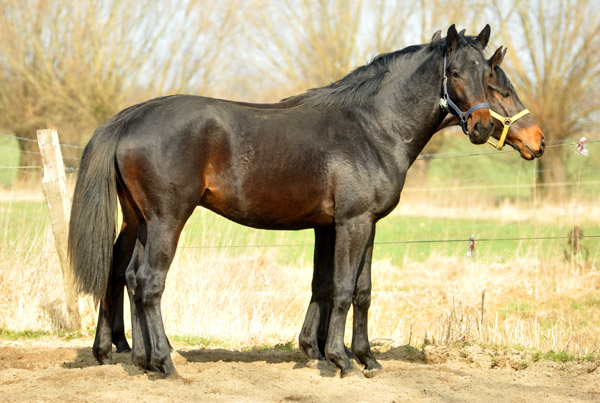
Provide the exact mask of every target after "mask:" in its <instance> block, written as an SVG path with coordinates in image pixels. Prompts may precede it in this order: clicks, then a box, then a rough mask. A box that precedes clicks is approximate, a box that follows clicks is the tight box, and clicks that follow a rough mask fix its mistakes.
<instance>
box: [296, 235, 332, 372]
mask: <svg viewBox="0 0 600 403" xmlns="http://www.w3.org/2000/svg"><path fill="white" fill-rule="evenodd" d="M334 247H335V230H334V228H333V227H329V228H318V229H315V253H314V270H313V279H312V296H311V299H310V304H309V306H308V310H307V312H306V318H305V319H304V324H303V325H302V330H301V331H300V337H299V343H300V346H301V347H302V349H303V350H304V352H305V353H306V355H307V356H308V358H309V360H310V361H309V364H308V365H309V366H314V365H316V360H324V359H325V342H326V340H327V329H328V327H329V318H330V315H331V297H332V295H331V293H332V290H333V251H334Z"/></svg>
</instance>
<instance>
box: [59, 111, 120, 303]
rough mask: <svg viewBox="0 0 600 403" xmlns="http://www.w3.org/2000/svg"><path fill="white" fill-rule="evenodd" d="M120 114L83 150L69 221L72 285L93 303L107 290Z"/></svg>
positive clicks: (114, 228)
mask: <svg viewBox="0 0 600 403" xmlns="http://www.w3.org/2000/svg"><path fill="white" fill-rule="evenodd" d="M119 115H121V114H119ZM119 115H117V116H115V117H114V118H112V119H110V120H109V121H108V122H106V123H104V124H103V125H101V126H100V127H98V128H97V129H96V131H95V132H94V135H93V136H92V139H91V140H90V142H89V143H88V145H87V146H86V147H85V149H84V151H83V155H82V157H81V164H80V166H79V175H78V177H77V183H76V185H75V193H74V195H73V206H72V208H71V220H70V222H69V241H68V255H69V260H70V262H71V269H72V270H73V278H74V283H75V284H74V285H75V288H76V290H77V292H81V293H86V294H91V295H92V296H93V297H94V300H95V301H96V302H98V301H99V300H100V299H101V298H104V294H105V292H106V287H107V285H108V277H109V275H110V269H111V265H112V254H113V244H114V240H115V234H116V224H117V178H116V160H115V151H116V148H117V144H118V142H119V137H120V134H121V133H122V131H123V130H124V129H125V127H126V125H127V119H126V118H125V119H124V118H122V115H121V116H119ZM119 118H121V119H119Z"/></svg>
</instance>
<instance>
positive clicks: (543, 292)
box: [0, 139, 600, 401]
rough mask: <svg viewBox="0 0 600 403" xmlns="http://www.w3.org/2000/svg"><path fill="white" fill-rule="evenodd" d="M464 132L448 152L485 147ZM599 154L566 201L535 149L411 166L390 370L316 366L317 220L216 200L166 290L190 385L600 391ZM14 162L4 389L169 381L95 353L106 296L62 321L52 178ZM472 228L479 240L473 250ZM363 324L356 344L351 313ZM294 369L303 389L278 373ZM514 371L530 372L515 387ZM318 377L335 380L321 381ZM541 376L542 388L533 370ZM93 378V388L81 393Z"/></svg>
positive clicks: (373, 318) (376, 392)
mask: <svg viewBox="0 0 600 403" xmlns="http://www.w3.org/2000/svg"><path fill="white" fill-rule="evenodd" d="M446 143H447V144H446V146H445V147H446V148H445V149H444V150H443V153H446V154H448V155H451V154H453V153H454V154H460V153H468V152H473V150H474V149H473V147H472V146H468V145H467V148H465V147H464V146H463V148H460V147H459V144H460V142H458V141H453V139H450V141H447V142H446ZM463 143H465V142H463ZM3 147H4V148H8V149H11V148H14V147H15V145H14V144H10V143H7V144H3ZM469 147H470V148H469ZM475 150H476V151H479V150H482V149H481V148H476V149H475ZM483 150H484V151H485V152H489V149H488V148H485V149H483ZM442 155H443V154H442ZM0 156H1V158H0V159H4V160H3V162H0V165H1V166H3V167H8V166H13V164H16V163H17V162H18V160H16V159H15V157H14V155H11V154H10V153H5V155H3V156H2V153H0ZM595 161H596V159H593V158H592V157H590V158H588V159H587V160H582V159H581V158H580V159H577V158H570V159H569V161H568V171H569V180H570V181H571V182H572V185H570V199H569V200H565V201H564V203H561V204H553V205H548V204H544V203H543V202H542V201H541V200H539V198H538V195H536V194H535V191H534V190H533V188H532V186H531V185H532V182H533V180H534V179H533V172H534V169H535V167H534V164H533V163H527V162H524V161H521V160H520V159H519V158H518V156H517V155H516V153H502V154H498V155H487V154H486V155H483V156H475V157H464V158H449V159H438V160H432V161H431V162H430V166H429V171H428V176H427V180H426V184H424V183H423V182H419V181H418V180H413V181H412V182H409V185H408V187H407V188H406V191H405V193H404V194H403V199H402V201H401V203H400V206H399V207H398V208H397V209H396V210H395V211H394V212H393V213H392V214H391V215H390V216H389V217H387V218H385V219H384V220H382V222H381V223H380V224H379V225H378V227H377V236H376V246H375V252H374V264H373V304H372V307H371V310H370V318H369V327H370V328H369V334H370V339H371V342H372V345H373V346H374V348H375V349H376V351H377V352H378V354H379V357H380V360H381V362H382V364H383V365H384V367H385V368H386V370H387V372H386V374H385V375H383V376H382V377H381V378H378V379H381V380H374V381H373V380H366V379H352V380H349V381H348V383H340V382H344V381H340V380H339V379H338V380H337V381H335V382H334V380H332V379H329V378H330V377H332V376H334V375H335V372H334V371H332V370H331V368H327V367H324V368H321V369H318V370H311V369H308V368H305V367H304V365H305V360H304V358H303V356H302V354H301V353H300V352H299V351H298V344H297V338H298V332H299V330H300V327H301V325H302V321H303V319H304V313H305V311H306V308H307V305H308V301H309V299H310V280H311V276H312V270H311V264H312V251H313V246H312V232H311V231H296V232H269V231H258V230H252V229H248V228H244V227H241V226H238V225H236V224H233V223H231V222H229V221H227V220H225V219H223V218H221V217H219V216H216V215H215V214H213V213H210V212H208V211H205V210H201V209H198V210H197V211H196V212H195V213H194V215H193V216H192V218H191V219H190V221H189V222H188V224H187V225H186V228H185V230H184V233H183V235H182V239H181V240H180V245H179V250H178V252H177V255H176V258H175V261H174V263H173V265H172V267H171V270H170V273H169V277H168V278H167V286H166V290H165V294H164V297H163V305H162V307H163V316H164V322H165V327H166V331H167V334H168V336H169V338H170V339H171V341H172V342H173V343H174V345H175V347H176V349H177V350H178V351H179V353H180V355H181V356H183V358H185V360H183V359H181V360H180V361H187V364H185V363H183V362H180V363H179V364H176V366H177V367H178V369H179V371H180V373H181V374H182V376H183V377H184V380H183V381H181V382H182V383H181V385H180V386H181V387H183V388H187V389H185V390H188V392H189V393H191V394H190V396H197V397H198V398H204V399H209V398H211V399H212V398H215V399H216V400H223V401H227V400H248V401H253V400H256V401H259V400H285V399H287V400H300V401H320V400H327V399H326V398H344V397H349V396H354V397H357V399H354V400H361V398H359V396H362V395H356V394H353V393H357V392H356V391H358V390H361V389H363V388H364V387H365V386H366V385H370V387H371V388H372V393H373V394H372V395H364V396H363V398H362V399H363V400H372V398H373V396H380V397H381V399H379V398H378V399H376V400H381V401H387V400H393V399H399V400H402V399H407V400H453V399H456V400H465V398H466V397H468V396H477V394H478V393H479V394H486V395H488V396H491V397H494V396H495V397H498V396H500V395H499V394H500V393H504V392H505V393H507V394H508V395H507V396H508V397H510V396H511V395H510V393H514V398H517V396H519V394H518V393H523V394H524V396H525V395H527V396H531V397H533V396H536V397H537V398H541V397H542V396H544V395H543V394H539V393H541V391H542V390H544V391H546V393H547V395H546V397H547V399H546V400H550V401H552V400H556V401H561V400H565V399H568V398H570V397H574V398H575V399H578V400H586V399H593V398H594V397H597V395H595V394H594V393H596V392H592V391H593V390H594V388H592V386H594V385H595V390H598V388H597V386H598V385H597V373H598V370H597V368H598V365H597V363H598V359H599V355H600V336H599V335H600V292H599V289H600V271H599V269H598V266H599V263H600V262H599V259H600V246H599V242H598V238H597V236H599V235H600V206H599V205H598V203H597V198H598V191H597V186H595V183H594V175H595V171H596V169H595V166H596V162H595ZM449 172H451V173H452V174H451V177H450V178H449V177H448V176H447V175H448V173H449ZM0 173H1V174H2V175H0V177H1V178H0V183H2V184H3V186H4V190H3V191H2V192H1V194H0V196H1V198H0V234H1V240H0V254H1V255H2V260H1V262H0V312H2V314H1V316H0V329H1V330H0V340H1V341H0V367H1V368H2V369H3V370H4V369H7V370H8V371H3V375H2V376H0V384H1V385H3V389H5V388H9V389H6V390H10V391H11V393H13V394H12V395H11V396H13V397H14V398H18V397H20V398H23V399H28V400H35V398H34V397H33V396H34V395H33V393H34V392H33V391H35V390H36V389H35V388H36V387H39V388H45V387H46V386H48V388H49V387H50V386H49V385H58V389H57V392H56V393H55V394H52V395H49V396H48V400H54V399H62V400H64V399H65V398H67V399H73V398H74V397H73V396H79V397H81V396H85V397H84V398H85V399H89V400H94V399H95V398H98V397H100V396H105V397H106V396H110V398H111V399H117V398H118V396H117V395H114V394H111V392H110V390H109V388H108V387H106V386H105V385H103V384H102V382H100V381H97V380H94V379H96V378H97V379H100V380H103V381H106V382H111V383H113V385H114V382H117V381H118V382H119V383H118V384H116V385H115V387H116V390H121V391H123V393H126V394H125V396H126V400H133V399H135V398H139V397H140V396H141V395H140V394H136V393H137V392H132V391H128V389H130V388H131V386H133V385H135V387H136V388H137V387H141V388H142V390H146V389H149V388H152V386H151V385H150V386H144V385H145V383H144V382H145V380H146V379H148V376H147V375H143V374H141V373H140V372H139V371H137V370H136V369H135V368H134V367H133V366H131V365H130V363H129V360H128V356H127V355H126V354H120V355H117V362H118V365H117V366H114V367H103V368H99V367H96V366H95V365H94V361H93V359H92V357H91V351H90V346H91V343H92V340H93V335H94V330H95V319H96V308H95V307H94V305H93V303H92V301H91V300H90V299H89V298H87V297H81V298H80V299H79V307H80V311H81V313H82V320H83V330H82V331H80V332H76V333H65V332H64V331H63V330H61V329H62V328H63V327H64V325H65V323H66V316H65V315H66V309H65V306H64V301H63V293H64V291H63V288H62V281H61V271H60V267H59V263H58V258H57V255H56V253H55V249H54V246H53V238H52V236H51V234H50V232H49V219H48V213H47V208H46V206H45V202H44V200H43V197H42V195H41V193H40V192H39V191H36V190H33V191H32V190H27V191H23V190H20V189H16V188H15V187H11V185H12V184H13V182H14V175H15V170H14V169H9V168H6V169H0ZM37 173H39V171H38V172H37ZM33 174H36V172H35V171H34V173H33ZM575 225H577V226H579V227H580V228H581V229H582V230H583V232H584V235H586V236H587V237H586V238H583V239H582V240H581V247H582V248H581V251H580V252H579V253H575V254H574V253H572V247H571V245H570V243H569V240H568V239H567V236H568V235H569V232H570V231H571V230H572V229H573V227H574V226H575ZM472 234H473V235H475V237H476V239H477V240H478V241H477V242H476V245H475V255H474V256H473V257H467V256H466V254H467V251H468V245H469V242H468V239H469V237H470V236H471V235H472ZM127 311H128V305H127V304H126V312H127ZM126 316H127V317H126V321H129V316H128V314H126ZM348 325H349V326H348V327H347V331H346V337H347V340H346V342H347V343H348V344H349V342H350V338H349V337H351V313H350V315H349V321H348ZM127 329H129V327H127ZM57 347H60V348H57ZM180 358H181V357H180ZM423 364H427V365H423ZM492 368H494V369H492ZM490 371H491V372H490ZM515 371H517V372H515ZM253 372H256V374H255V375H253ZM547 374H550V375H547ZM11 377H12V378H11ZM256 377H262V378H263V379H264V384H265V385H268V386H266V387H265V390H266V392H265V393H266V394H265V395H260V394H257V395H253V394H251V393H250V392H249V390H250V387H251V384H252V383H253V382H258V380H257V378H256ZM594 377H595V378H594ZM123 378H125V379H126V380H123ZM588 378H589V379H588ZM11 379H17V380H21V381H20V382H21V383H18V382H17V383H15V382H12V381H11ZM24 379H30V380H29V381H23V380H24ZM575 379H577V381H575ZM593 379H595V381H593ZM583 380H587V381H590V380H591V381H590V382H596V384H593V383H592V384H590V383H589V382H588V384H587V386H585V387H583V386H582V387H581V388H579V387H578V388H577V392H576V393H575V394H573V393H574V392H573V389H572V388H573V387H572V386H571V385H584V383H583ZM188 381H189V382H188ZM292 381H297V384H298V387H297V388H296V389H294V388H290V387H289V386H286V387H283V388H281V390H279V389H277V385H281V384H283V385H288V383H292ZM587 381H586V382H587ZM23 382H25V383H23ZM160 382H161V383H160V384H161V385H165V386H164V388H161V392H160V393H159V392H153V393H156V394H155V395H153V396H154V397H156V398H157V399H158V400H169V398H170V397H172V396H178V395H171V394H170V393H171V392H169V390H171V389H170V388H171V387H175V386H173V385H179V384H177V383H173V384H170V383H163V382H164V381H160ZM176 382H179V381H176ZM332 382H334V383H332ZM511 383H514V384H515V385H517V386H518V387H515V389H514V390H512V391H511V390H510V388H508V386H507V385H509V384H511ZM35 384H37V385H38V386H35ZM191 384H193V385H195V386H193V387H192V386H190V385H191ZM311 384H318V385H320V388H321V389H320V390H328V391H330V392H331V393H332V394H331V395H326V396H318V395H317V394H315V392H314V391H312V392H311V390H310V385H311ZM529 384H531V385H536V386H535V387H531V389H527V388H526V387H525V386H523V385H529ZM11 385H13V386H11ZM27 385H31V388H30V387H28V386H27ZM336 385H337V386H336ZM86 388H87V389H88V393H87V394H83V395H80V394H79V393H83V392H77V391H81V390H83V389H86ZM336 388H337V389H336ZM453 388H454V389H453ZM90 390H92V391H91V392H90ZM399 390H402V391H403V392H398V391H399ZM28 391H29V392H28ZM352 391H355V392H352ZM71 392H72V393H73V394H72V395H70V393H71ZM392 392H393V393H392ZM173 393H181V391H179V392H175V391H173ZM529 393H531V395H528V394H529ZM535 393H538V394H535ZM250 396H254V397H250ZM242 397H243V398H242ZM179 398H183V395H181V396H179ZM0 399H2V398H1V397H0ZM508 400H510V399H508Z"/></svg>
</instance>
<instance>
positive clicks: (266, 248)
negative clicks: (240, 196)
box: [0, 201, 600, 266]
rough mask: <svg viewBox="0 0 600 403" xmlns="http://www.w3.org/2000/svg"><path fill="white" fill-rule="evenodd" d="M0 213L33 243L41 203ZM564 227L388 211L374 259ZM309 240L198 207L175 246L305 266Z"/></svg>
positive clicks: (560, 231) (499, 245)
mask: <svg viewBox="0 0 600 403" xmlns="http://www.w3.org/2000/svg"><path fill="white" fill-rule="evenodd" d="M0 212H2V214H0V225H1V226H2V228H3V229H4V231H3V234H4V235H3V236H2V238H1V239H0V242H2V243H3V244H4V245H6V246H8V247H9V248H14V247H15V245H17V244H18V245H19V249H23V248H27V247H28V246H30V245H32V244H33V243H34V242H35V243H36V244H38V243H39V240H40V239H41V238H40V236H42V231H43V230H44V228H45V227H46V225H47V224H48V218H47V207H46V204H45V203H44V202H41V201H40V202H22V201H12V202H9V201H2V202H0ZM580 225H581V226H582V229H583V231H584V233H585V234H586V235H599V234H600V223H597V222H588V223H586V224H585V225H584V224H580ZM569 230H570V226H569V225H567V224H564V223H560V222H549V223H545V224H538V225H537V226H533V225H531V224H529V223H519V222H500V221H499V220H489V219H488V220H483V219H464V218H446V217H442V218H434V217H419V216H409V217H404V216H398V215H393V216H390V217H387V218H385V219H383V220H382V221H381V222H380V223H379V224H378V225H377V234H376V238H375V243H376V245H375V250H374V258H375V260H383V259H389V260H390V261H391V263H392V264H393V265H396V266H401V265H402V263H403V261H404V259H405V258H406V257H409V258H410V259H413V260H417V261H424V260H426V259H427V258H428V257H429V256H431V254H437V255H442V256H455V257H462V256H464V255H465V254H466V253H467V248H468V238H469V236H471V234H475V238H476V239H507V238H527V237H558V236H567V235H568V233H569ZM406 241H410V243H405V242H406ZM428 241H449V242H428ZM313 243H314V234H313V231H312V230H303V231H266V230H257V229H252V228H248V227H244V226H241V225H238V224H235V223H233V222H231V221H229V220H227V219H225V218H223V217H220V216H218V215H217V214H214V213H212V212H209V211H207V210H205V209H201V208H198V209H197V210H196V212H195V213H194V214H193V215H192V217H191V218H190V220H189V221H188V223H187V224H186V227H185V229H184V236H183V240H182V242H180V247H181V248H182V250H200V251H201V252H202V253H226V254H227V255H229V256H244V255H248V254H269V255H270V256H272V257H274V258H275V259H276V261H277V262H278V263H280V264H286V265H310V263H311V262H312V253H313ZM583 244H584V246H585V247H587V248H588V249H589V251H590V255H591V256H594V255H595V254H596V248H597V243H596V242H593V240H591V239H590V240H585V239H584V240H583ZM566 245H567V240H566V239H556V240H539V241H537V240H522V241H519V240H505V241H481V242H476V245H475V250H476V258H480V259H492V260H497V261H498V262H505V261H510V260H514V259H515V258H517V257H522V256H530V255H531V254H538V253H539V255H540V256H543V257H544V258H549V259H563V251H564V250H565V249H566ZM40 247H41V245H40Z"/></svg>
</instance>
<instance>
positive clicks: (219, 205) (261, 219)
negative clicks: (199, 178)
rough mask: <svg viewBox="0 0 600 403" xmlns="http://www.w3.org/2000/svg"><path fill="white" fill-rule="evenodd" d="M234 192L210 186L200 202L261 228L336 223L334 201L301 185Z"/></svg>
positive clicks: (220, 212)
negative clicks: (334, 220)
mask: <svg viewBox="0 0 600 403" xmlns="http://www.w3.org/2000/svg"><path fill="white" fill-rule="evenodd" d="M237 190H238V191H233V190H232V189H222V188H220V187H218V186H214V187H208V188H207V189H206V192H205V194H204V197H203V198H202V201H201V205H203V206H204V207H206V208H208V209H210V210H213V211H214V212H216V213H218V214H220V215H222V216H224V217H226V218H229V219H230V220H232V221H235V222H237V223H239V224H242V225H246V226H250V227H255V228H262V229H304V228H313V227H318V226H326V225H330V224H332V223H333V201H332V200H331V198H327V197H323V196H321V195H320V194H315V193H317V192H314V191H313V192H311V191H306V192H305V193H303V190H302V186H292V187H291V186H289V185H288V186H281V187H276V186H271V187H265V188H260V189H252V190H245V191H244V190H242V189H237Z"/></svg>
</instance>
